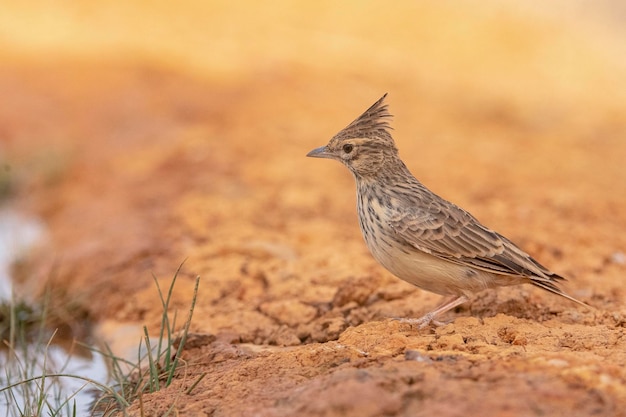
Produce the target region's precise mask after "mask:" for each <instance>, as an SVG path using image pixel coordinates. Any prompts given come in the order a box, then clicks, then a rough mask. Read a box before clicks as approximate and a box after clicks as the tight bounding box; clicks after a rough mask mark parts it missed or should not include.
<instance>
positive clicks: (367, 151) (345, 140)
mask: <svg viewBox="0 0 626 417" xmlns="http://www.w3.org/2000/svg"><path fill="white" fill-rule="evenodd" d="M385 97H387V94H385V95H384V96H382V97H381V98H380V99H379V100H378V101H377V102H376V103H374V104H373V105H372V106H371V107H370V108H369V109H367V110H366V111H365V113H363V114H362V115H361V116H359V117H358V118H357V119H356V120H355V121H353V122H352V123H350V124H349V125H348V126H347V127H346V128H345V129H343V130H342V131H341V132H339V133H337V134H336V135H335V136H334V137H333V138H332V139H331V140H330V142H328V144H327V145H326V146H321V147H319V148H316V149H313V150H312V151H311V152H309V153H308V154H307V156H310V157H313V158H329V159H335V160H337V161H340V162H342V163H343V164H344V165H345V166H347V167H348V168H349V169H350V171H352V173H353V174H354V175H355V177H357V178H365V177H370V176H375V175H376V174H377V173H378V172H379V171H380V170H381V169H382V168H383V167H384V166H385V164H386V163H388V162H390V161H393V160H395V159H396V158H397V157H398V150H397V149H396V145H395V143H394V141H393V138H392V137H391V134H390V133H389V130H390V129H391V128H390V126H389V122H388V121H387V119H389V118H390V117H391V114H389V111H388V110H387V104H385V103H384V101H385Z"/></svg>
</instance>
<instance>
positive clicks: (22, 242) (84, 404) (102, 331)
mask: <svg viewBox="0 0 626 417" xmlns="http://www.w3.org/2000/svg"><path fill="white" fill-rule="evenodd" d="M45 239H46V229H45V225H44V224H43V223H42V222H41V221H39V220H38V219H35V218H30V217H26V216H24V215H22V214H20V213H17V212H15V211H12V210H9V209H0V304H3V305H5V306H11V308H10V310H12V311H13V312H14V313H13V314H14V317H13V320H17V319H20V318H21V317H15V316H18V315H20V314H23V315H24V314H28V309H25V310H24V311H21V310H19V309H17V308H16V307H15V305H13V304H11V303H15V302H16V300H15V295H14V291H13V285H12V281H11V276H10V272H11V265H12V263H13V262H15V261H16V260H19V259H20V258H21V257H22V256H24V255H25V254H27V253H28V251H29V250H32V249H33V248H34V247H35V246H36V245H38V244H40V243H42V242H43V241H45ZM6 310H7V311H8V310H9V307H7V308H6ZM0 314H2V313H0ZM10 320H11V319H10V318H9V317H5V318H2V322H0V325H2V326H5V325H6V326H8V323H9V321H10ZM2 326H0V327H2ZM38 326H39V325H38V324H35V325H34V326H33V327H34V336H33V335H29V337H28V338H27V340H28V341H29V342H28V343H18V342H16V341H19V340H20V337H22V336H23V335H21V336H20V335H16V334H15V333H13V334H10V336H9V335H4V334H3V335H2V338H3V339H12V340H13V342H14V344H13V345H11V343H10V342H9V341H5V340H3V346H1V347H0V389H1V388H3V387H8V386H12V388H10V389H7V390H4V391H2V392H1V393H0V409H6V410H7V412H6V414H5V415H7V416H13V415H15V416H19V415H34V413H36V412H39V413H40V414H41V415H53V414H56V413H54V412H53V411H54V410H57V412H58V415H67V414H72V411H73V410H74V407H75V409H76V414H77V415H86V414H88V411H89V407H90V405H91V404H92V402H93V401H94V392H93V388H95V387H93V386H92V384H90V383H88V382H86V381H85V380H84V379H81V378H88V379H90V380H93V381H96V382H98V383H100V384H108V383H110V382H111V381H109V372H108V367H107V366H108V364H107V360H106V358H105V357H103V355H102V354H100V353H97V352H95V351H94V350H92V349H89V348H85V347H83V346H81V345H80V344H77V343H74V341H73V340H71V337H70V338H69V339H68V338H62V337H61V336H59V335H55V334H54V331H53V330H45V329H42V328H40V327H38ZM29 333H31V332H29ZM93 333H97V334H96V335H95V338H99V337H106V339H107V340H108V341H109V342H113V341H120V340H123V341H127V345H126V346H123V345H112V347H111V349H112V351H113V352H115V354H116V355H119V356H120V357H125V358H128V359H129V360H131V361H132V360H134V361H136V360H137V346H138V345H139V341H140V338H141V335H142V328H141V327H140V326H135V325H123V324H118V325H116V324H115V323H111V322H109V323H103V324H100V325H98V326H96V328H95V329H92V334H93ZM98 349H100V350H101V349H102V347H98ZM57 374H59V375H64V376H59V377H53V376H50V375H57ZM42 375H49V376H47V377H46V378H43V379H42V378H41V376H42ZM72 375H74V376H78V377H81V378H76V377H72ZM31 378H32V382H29V383H20V382H22V381H26V380H28V379H31ZM14 384H17V385H14ZM13 385H14V386H13ZM42 394H43V396H42ZM38 407H42V408H40V409H38Z"/></svg>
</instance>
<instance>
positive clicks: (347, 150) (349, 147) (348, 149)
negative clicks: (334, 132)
mask: <svg viewBox="0 0 626 417" xmlns="http://www.w3.org/2000/svg"><path fill="white" fill-rule="evenodd" d="M341 149H343V151H344V152H345V153H350V152H352V149H354V146H353V145H351V144H349V143H346V144H345V145H343V148H341Z"/></svg>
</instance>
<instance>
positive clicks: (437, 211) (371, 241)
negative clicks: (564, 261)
mask: <svg viewBox="0 0 626 417" xmlns="http://www.w3.org/2000/svg"><path fill="white" fill-rule="evenodd" d="M386 97H387V94H385V95H383V96H382V97H381V98H380V99H379V100H378V101H376V103H374V104H373V105H372V106H371V107H369V108H368V109H367V110H366V111H365V112H364V113H363V114H361V116H359V117H358V118H357V119H355V120H354V121H353V122H352V123H350V124H349V125H348V126H347V127H346V128H344V129H343V130H341V131H340V132H339V133H337V134H336V135H335V136H333V137H332V138H331V139H330V141H329V142H328V144H327V145H325V146H321V147H319V148H315V149H313V150H312V151H310V152H309V153H308V154H307V155H306V156H308V157H313V158H328V159H334V160H336V161H339V162H341V163H342V164H344V165H345V166H346V167H347V168H348V169H349V170H350V171H351V172H352V175H353V176H354V179H355V182H356V194H357V213H358V218H359V226H360V228H361V232H362V234H363V238H364V240H365V243H366V245H367V247H368V249H369V251H370V252H371V254H372V255H373V257H374V258H375V259H376V260H377V261H378V262H379V263H380V264H381V265H382V266H383V267H385V268H386V269H387V270H388V271H390V272H391V273H392V274H393V275H395V276H396V277H398V278H400V279H402V280H404V281H407V282H409V283H411V284H413V285H415V286H416V287H418V288H420V289H422V290H426V291H429V292H432V293H436V294H439V295H442V296H445V297H446V298H445V299H444V301H443V302H442V303H441V304H440V305H439V306H437V307H436V308H434V309H433V310H432V311H430V312H428V313H427V314H425V315H424V316H423V317H420V318H403V319H400V320H401V321H403V322H406V323H410V324H411V325H416V326H418V327H419V328H424V327H428V326H431V325H436V326H441V325H444V324H446V323H445V322H442V321H440V320H438V318H439V316H441V315H442V314H443V313H445V312H447V311H449V310H451V309H453V308H455V307H457V306H459V305H461V304H463V303H465V302H467V301H469V299H470V297H471V296H472V294H474V293H477V292H479V291H482V290H485V289H489V288H497V287H502V286H510V285H517V284H524V283H529V284H532V285H534V286H536V287H539V288H542V289H544V290H546V291H549V292H551V293H553V294H557V295H560V296H562V297H564V298H567V299H568V300H571V301H573V302H575V303H578V304H581V305H584V306H586V307H588V306H587V304H585V303H583V302H582V301H579V300H577V299H576V298H574V297H572V296H570V295H568V294H566V293H565V292H563V291H562V290H561V288H560V287H559V284H560V282H561V281H564V280H565V278H564V277H562V276H560V275H558V274H556V273H554V272H552V271H550V270H549V269H547V268H546V267H544V266H543V265H541V264H540V263H539V262H538V261H536V260H535V259H534V258H533V257H531V256H530V255H529V254H527V253H526V252H524V251H523V250H522V249H520V248H519V247H518V246H517V245H515V244H514V243H513V242H511V241H510V240H509V239H507V238H506V237H504V236H503V235H501V234H499V233H497V232H495V231H494V230H491V229H489V228H488V227H486V226H484V225H483V224H481V223H480V222H479V221H478V220H477V219H476V218H475V217H474V216H472V215H471V214H470V213H469V212H467V211H466V210H464V209H462V208H461V207H459V206H457V205H455V204H453V203H451V202H449V201H447V200H445V199H443V198H442V197H440V196H438V195H437V194H435V193H434V192H432V191H431V190H430V189H428V188H426V186H424V185H423V184H422V183H421V182H420V181H419V180H418V179H417V178H415V176H413V174H411V172H410V171H409V169H408V168H407V166H406V165H405V164H404V162H403V161H402V159H400V157H399V153H398V149H397V147H396V144H395V142H394V139H393V137H392V135H391V132H390V131H391V126H390V124H389V119H390V118H391V117H392V116H391V114H390V113H389V110H388V105H387V104H386V103H385V98H386Z"/></svg>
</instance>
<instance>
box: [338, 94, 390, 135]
mask: <svg viewBox="0 0 626 417" xmlns="http://www.w3.org/2000/svg"><path fill="white" fill-rule="evenodd" d="M385 97H387V93H385V95H384V96H382V97H381V98H380V99H379V100H378V101H377V102H376V103H374V104H372V106H371V107H370V108H369V109H367V110H365V112H364V113H363V114H362V115H360V116H359V117H358V118H357V119H356V120H354V121H353V122H352V123H350V124H349V125H348V126H347V127H346V128H345V129H343V130H342V131H341V132H339V133H337V134H336V135H335V139H336V140H343V139H351V138H364V137H367V138H371V137H377V138H380V139H381V140H383V141H387V140H390V141H391V143H392V144H393V139H392V138H391V134H390V133H389V130H390V129H391V126H389V121H388V120H387V119H389V118H390V117H392V116H391V114H390V113H389V110H388V106H387V103H385Z"/></svg>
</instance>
